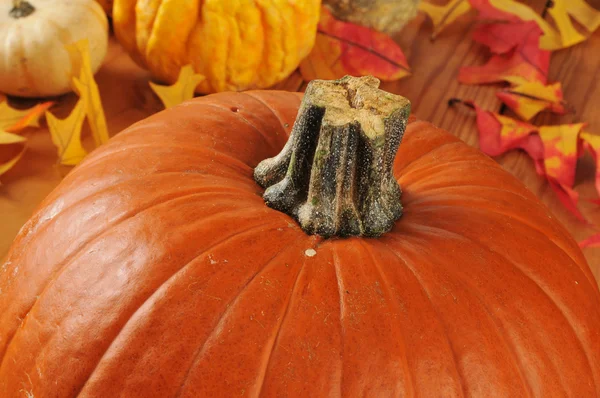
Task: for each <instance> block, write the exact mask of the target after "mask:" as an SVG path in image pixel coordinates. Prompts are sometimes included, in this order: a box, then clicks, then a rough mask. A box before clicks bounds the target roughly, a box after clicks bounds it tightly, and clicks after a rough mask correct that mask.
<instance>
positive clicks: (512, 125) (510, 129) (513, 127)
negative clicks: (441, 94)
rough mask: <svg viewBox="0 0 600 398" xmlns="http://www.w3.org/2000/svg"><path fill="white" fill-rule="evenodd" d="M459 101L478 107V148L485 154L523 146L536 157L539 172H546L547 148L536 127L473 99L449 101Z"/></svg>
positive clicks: (532, 156) (502, 152)
mask: <svg viewBox="0 0 600 398" xmlns="http://www.w3.org/2000/svg"><path fill="white" fill-rule="evenodd" d="M459 102H460V103H463V104H465V105H466V106H468V107H470V108H472V109H474V110H475V113H476V120H477V131H478V134H479V149H480V150H481V151H482V152H483V153H485V154H486V155H488V156H499V155H502V154H504V153H506V152H508V151H510V150H512V149H522V150H523V151H525V152H526V153H527V154H528V155H529V156H530V157H531V158H532V159H533V160H534V162H535V164H536V168H537V169H538V173H540V174H543V164H542V160H543V157H544V147H543V144H542V141H541V140H540V138H539V137H538V136H537V135H535V134H534V133H535V132H537V127H536V126H534V125H531V124H529V123H524V122H521V121H518V120H515V119H512V118H509V117H506V116H503V115H500V114H498V113H494V112H489V111H486V110H483V109H481V108H480V107H479V106H478V105H477V104H475V103H474V102H472V101H462V100H458V99H451V100H450V103H449V104H450V105H453V104H455V103H459Z"/></svg>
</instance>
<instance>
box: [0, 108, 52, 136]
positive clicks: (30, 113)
mask: <svg viewBox="0 0 600 398" xmlns="http://www.w3.org/2000/svg"><path fill="white" fill-rule="evenodd" d="M52 105H54V102H52V101H48V102H43V103H41V104H37V105H36V106H34V107H31V108H29V109H23V110H21V109H14V108H13V107H11V106H10V105H9V104H8V102H7V101H3V102H0V129H3V130H6V131H18V130H22V129H24V128H26V127H39V125H40V118H41V117H42V115H44V112H46V110H47V109H48V108H50V107H51V106H52Z"/></svg>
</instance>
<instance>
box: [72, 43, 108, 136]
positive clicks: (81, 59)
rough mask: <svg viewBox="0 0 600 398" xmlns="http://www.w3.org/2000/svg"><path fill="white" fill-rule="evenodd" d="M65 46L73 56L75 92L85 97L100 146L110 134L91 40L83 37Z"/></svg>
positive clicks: (87, 111)
mask: <svg viewBox="0 0 600 398" xmlns="http://www.w3.org/2000/svg"><path fill="white" fill-rule="evenodd" d="M65 47H66V49H67V51H68V52H69V55H70V57H71V65H72V67H73V74H74V76H73V85H74V89H75V92H76V93H77V95H79V97H81V98H85V101H84V103H85V105H86V109H85V113H86V116H87V120H88V123H89V125H90V130H91V131H92V136H93V138H94V143H95V144H96V146H100V145H102V144H104V143H106V142H107V141H108V139H109V135H108V128H107V126H106V117H105V115H104V108H103V107H102V100H101V98H100V91H99V90H98V85H97V84H96V81H95V80H94V73H93V72H92V67H91V63H90V50H89V42H88V40H87V39H83V40H79V41H77V42H75V43H73V44H69V45H67V46H65ZM76 70H79V75H78V76H77V75H75V71H76Z"/></svg>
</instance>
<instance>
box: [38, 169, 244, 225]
mask: <svg viewBox="0 0 600 398" xmlns="http://www.w3.org/2000/svg"><path fill="white" fill-rule="evenodd" d="M171 173H176V174H181V173H177V172H174V171H169V172H165V173H152V174H147V175H144V176H136V177H133V178H128V179H125V180H121V181H119V182H118V183H116V184H111V185H109V186H107V187H105V188H103V189H101V190H98V191H95V192H93V193H91V194H89V195H87V196H83V197H81V198H79V199H77V200H76V201H75V202H73V203H69V204H68V206H65V207H64V208H63V209H61V211H59V212H58V213H54V214H53V216H52V217H51V218H50V219H47V220H45V221H44V222H43V225H41V226H40V224H42V223H41V222H38V223H37V224H36V225H35V226H34V227H35V228H39V229H36V232H40V231H44V230H45V229H46V228H47V227H48V226H49V225H51V224H52V221H53V220H55V219H57V218H58V216H60V215H62V213H63V212H64V211H66V210H68V209H69V208H72V207H73V206H77V205H79V204H81V203H83V202H85V201H86V200H88V199H90V198H91V197H93V196H96V195H98V194H103V193H106V192H108V191H110V190H112V189H114V188H116V187H120V186H121V185H125V184H127V183H130V182H132V181H133V180H138V181H139V180H141V179H145V178H146V177H151V178H154V177H157V176H159V177H162V176H164V175H165V174H171ZM189 177H190V178H194V177H196V178H199V177H206V175H201V174H200V175H191V176H189ZM211 177H213V178H216V179H221V178H223V179H225V180H228V179H229V178H227V177H223V176H218V175H214V176H212V175H211ZM186 178H187V177H186ZM209 186H210V185H209ZM210 188H211V189H214V188H215V187H214V186H210ZM231 189H232V188H228V190H227V191H225V193H227V192H228V191H231ZM239 190H240V191H242V192H245V193H249V194H252V193H251V192H250V191H245V190H243V189H242V188H239ZM188 192H189V193H197V194H202V193H205V192H203V191H196V190H195V189H194V190H193V191H192V190H190V191H188ZM217 192H218V191H217ZM206 193H210V194H211V195H214V192H211V191H208V192H206ZM250 197H251V198H254V195H251V196H250ZM143 209H145V208H143ZM46 210H48V208H47V207H46V208H41V209H40V210H39V211H38V212H36V215H35V216H36V217H43V215H44V214H45V213H44V211H46Z"/></svg>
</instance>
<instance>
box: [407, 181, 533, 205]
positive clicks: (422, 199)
mask: <svg viewBox="0 0 600 398" xmlns="http://www.w3.org/2000/svg"><path fill="white" fill-rule="evenodd" d="M465 188H467V189H471V188H472V189H489V190H494V191H498V192H502V193H507V194H511V195H514V196H516V197H519V198H521V199H523V200H524V201H526V202H531V203H532V204H534V203H535V204H537V202H538V201H537V200H535V199H533V198H531V197H529V196H525V195H523V194H521V193H519V192H516V191H512V190H509V189H505V188H499V187H496V186H493V185H479V184H455V185H447V186H438V187H433V188H426V189H419V191H420V192H421V193H423V192H427V193H428V194H430V193H439V192H444V191H447V190H454V189H458V190H460V189H465ZM459 195H460V194H459ZM428 200H429V196H424V195H423V196H420V197H419V198H418V199H415V200H412V201H410V204H411V205H419V204H421V203H426V202H427V201H428Z"/></svg>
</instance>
